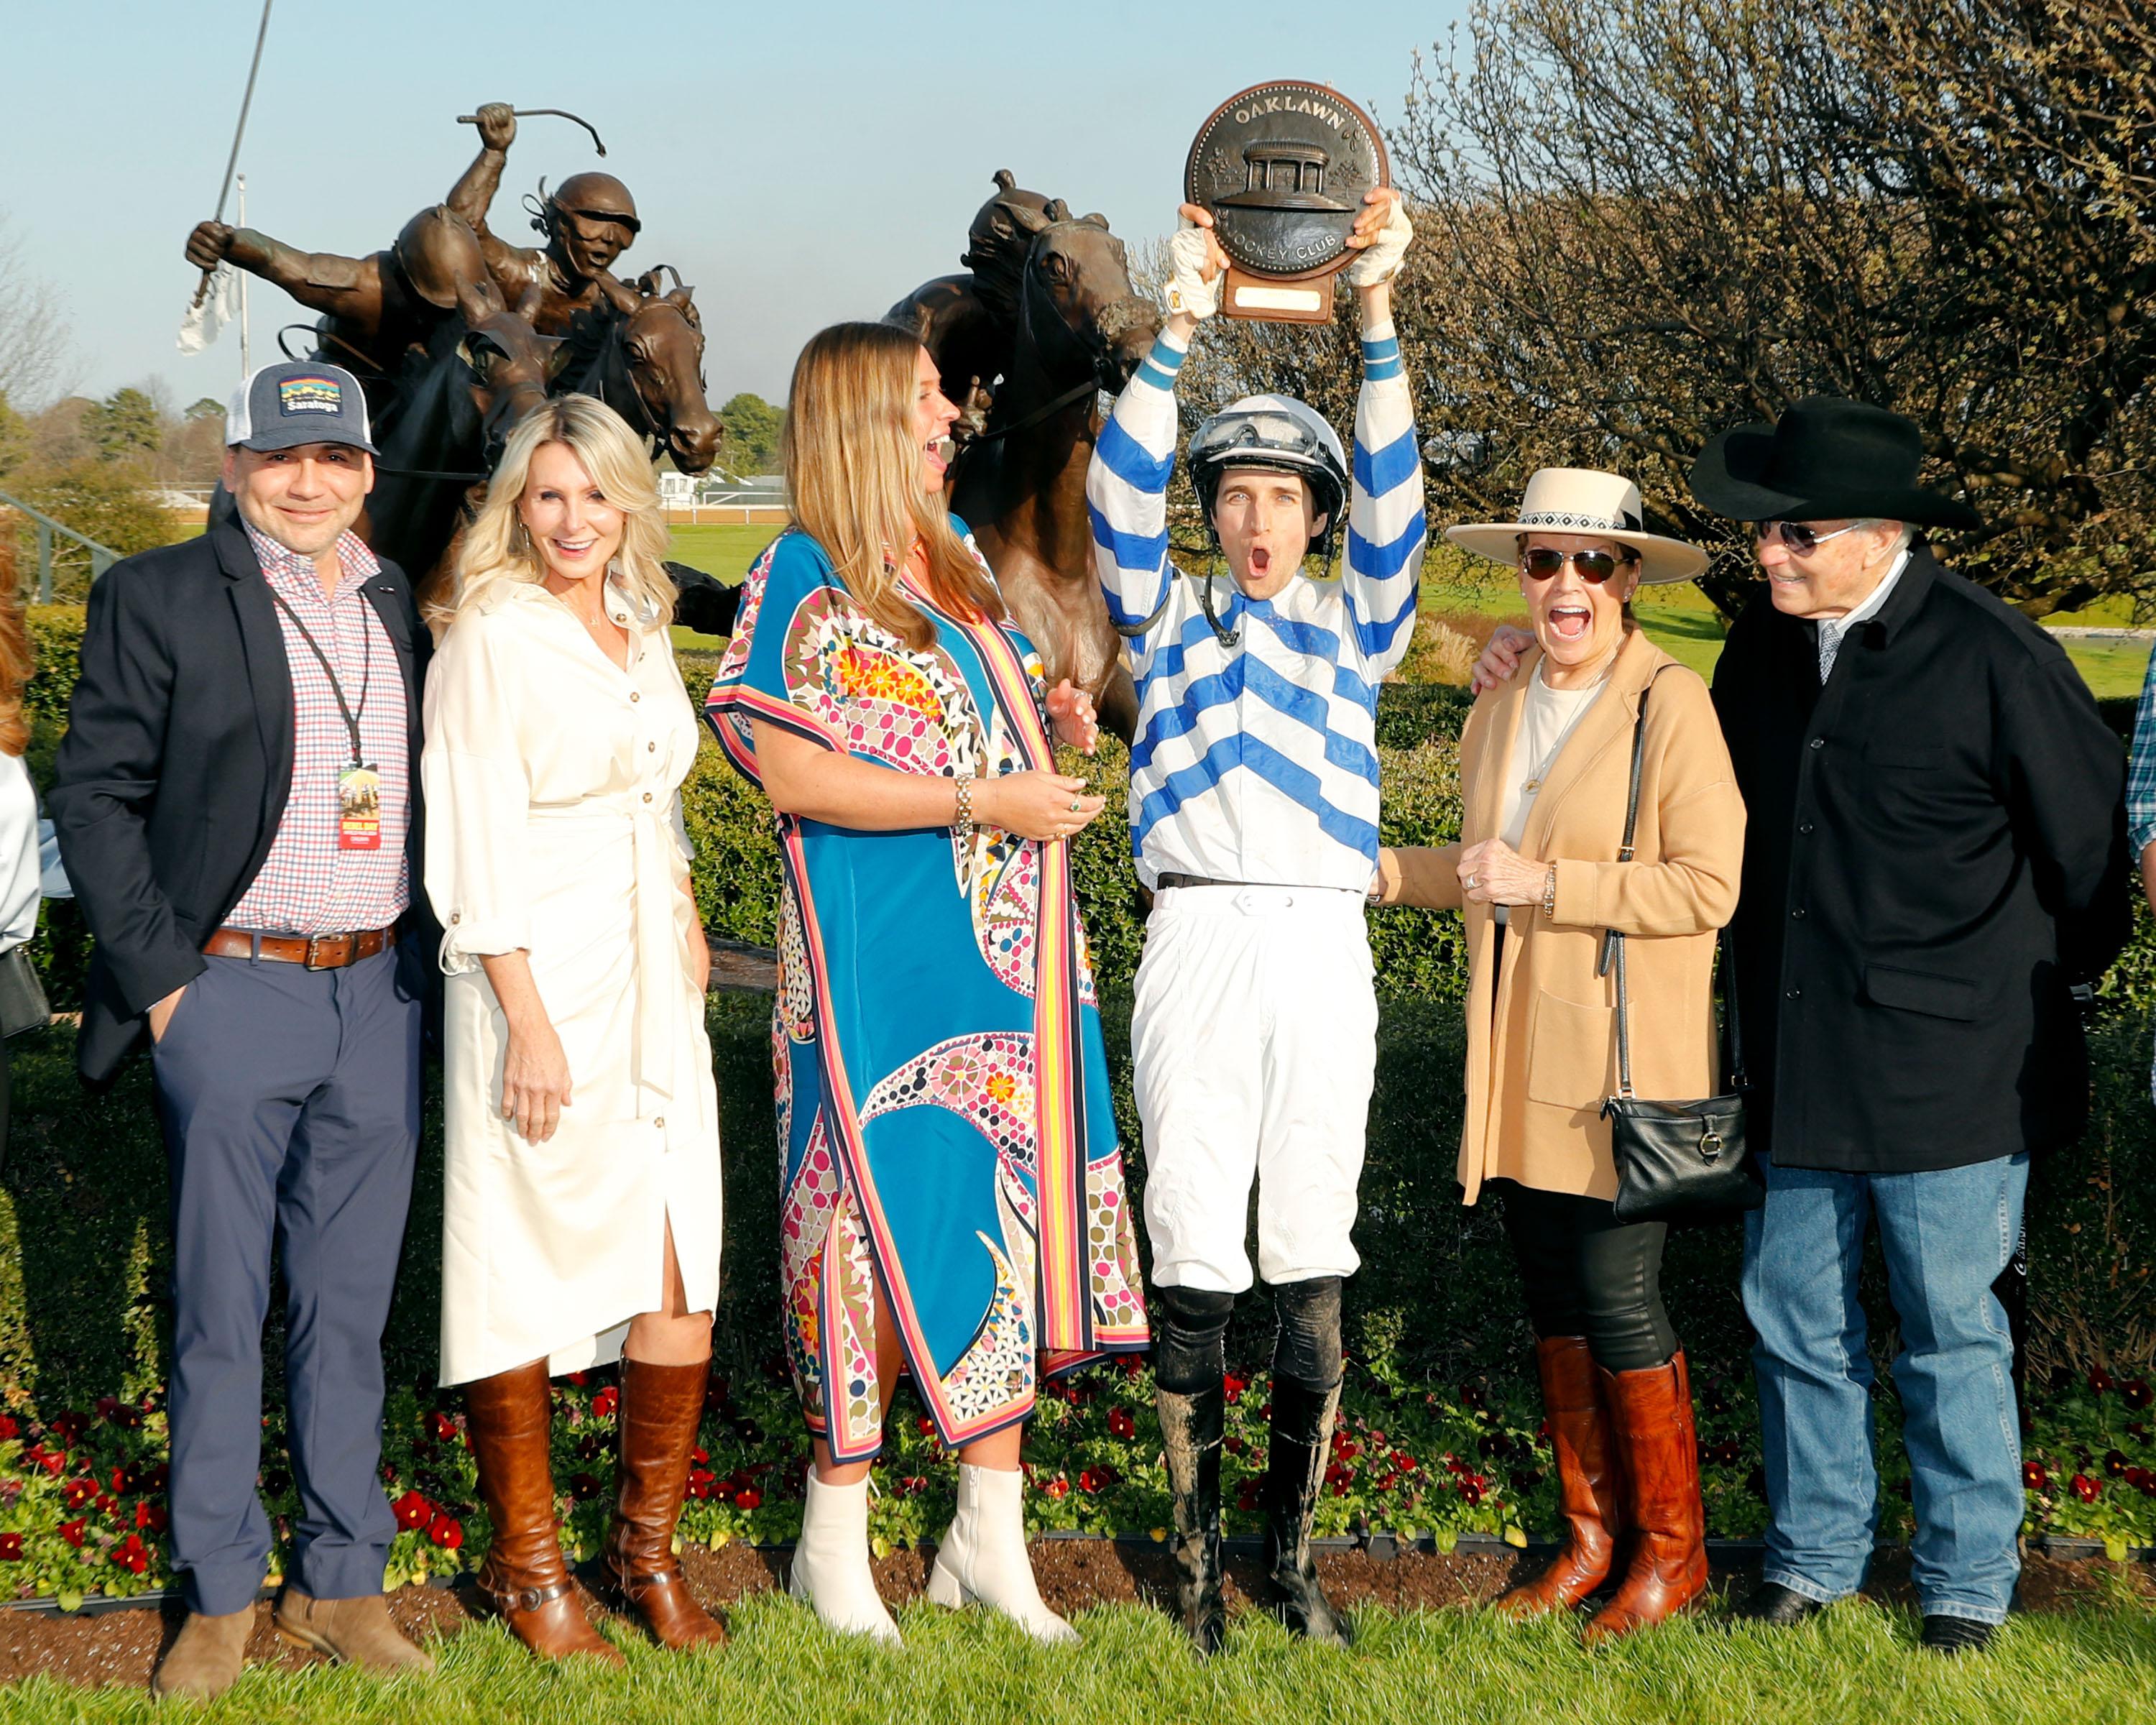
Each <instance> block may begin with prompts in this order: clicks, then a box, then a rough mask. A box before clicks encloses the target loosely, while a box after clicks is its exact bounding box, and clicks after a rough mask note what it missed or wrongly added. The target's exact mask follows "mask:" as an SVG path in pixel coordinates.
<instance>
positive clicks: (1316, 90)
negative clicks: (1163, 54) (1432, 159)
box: [1183, 79, 1392, 323]
mask: <svg viewBox="0 0 2156 1725" xmlns="http://www.w3.org/2000/svg"><path fill="white" fill-rule="evenodd" d="M1391 172H1392V169H1391V165H1390V164H1389V162H1387V161H1386V160H1385V145H1384V141H1383V139H1382V138H1381V137H1379V136H1378V127H1377V123H1376V122H1375V121H1373V120H1372V119H1371V118H1370V116H1368V114H1365V113H1364V112H1363V110H1361V109H1360V108H1358V107H1357V106H1356V105H1355V104H1354V103H1353V102H1351V101H1349V100H1347V97H1345V96H1343V95H1341V94H1340V93H1339V92H1338V91H1337V90H1332V89H1328V88H1327V86H1326V85H1322V84H1306V83H1303V82H1301V80H1296V79H1283V80H1280V81H1279V82H1277V83H1272V84H1255V85H1251V86H1250V89H1248V90H1245V91H1243V92H1242V94H1241V95H1236V96H1232V97H1230V98H1229V100H1227V101H1224V102H1223V103H1222V104H1221V105H1219V107H1218V108H1216V109H1215V110H1214V112H1213V116H1212V118H1211V119H1209V120H1208V121H1206V122H1205V124H1204V126H1200V127H1199V130H1198V136H1197V139H1196V141H1193V143H1192V145H1191V146H1190V159H1189V161H1188V162H1187V163H1186V164H1185V165H1184V167H1183V196H1184V198H1186V199H1187V200H1188V202H1190V203H1196V204H1202V205H1204V207H1205V208H1207V209H1209V210H1210V211H1212V213H1213V231H1214V234H1215V235H1216V236H1217V237H1218V238H1219V241H1220V249H1221V250H1223V251H1224V252H1225V253H1227V254H1228V279H1227V280H1226V281H1225V282H1224V284H1223V285H1222V291H1221V295H1220V309H1221V310H1222V311H1225V312H1226V313H1227V314H1228V315H1229V316H1230V317H1250V318H1260V319H1264V320H1265V321H1270V322H1274V323H1330V322H1331V321H1332V278H1333V276H1334V275H1336V274H1337V272H1338V271H1340V270H1342V269H1345V268H1346V267H1347V264H1348V262H1349V260H1350V259H1352V258H1353V256H1354V254H1353V252H1351V251H1349V250H1348V249H1347V236H1348V234H1350V233H1351V232H1353V229H1354V226H1355V218H1356V217H1357V216H1358V215H1360V214H1361V213H1362V211H1363V193H1366V192H1368V191H1370V190H1372V189H1373V187H1378V186H1383V185H1389V184H1390V183H1391Z"/></svg>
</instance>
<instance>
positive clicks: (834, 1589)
mask: <svg viewBox="0 0 2156 1725" xmlns="http://www.w3.org/2000/svg"><path fill="white" fill-rule="evenodd" d="M787 1590H788V1592H789V1593H791V1594H793V1597H794V1598H795V1599H806V1600H808V1603H809V1604H812V1605H814V1607H815V1608H816V1615H817V1616H819V1617H820V1618H822V1619H823V1620H824V1623H825V1624H826V1625H828V1626H829V1627H830V1628H832V1629H834V1630H837V1631H838V1632H839V1634H840V1635H866V1636H868V1637H869V1638H870V1640H876V1641H888V1642H890V1643H891V1644H892V1645H894V1646H896V1645H897V1644H898V1640H899V1635H898V1625H896V1623H893V1622H892V1621H891V1613H890V1612H889V1611H887V1610H886V1609H884V1603H883V1601H882V1599H880V1598H878V1597H877V1594H876V1590H875V1576H874V1575H872V1574H870V1571H869V1482H868V1480H867V1478H866V1477H865V1476H864V1477H862V1478H861V1479H860V1480H857V1481H855V1483H854V1484H852V1485H850V1486H830V1485H826V1484H825V1483H824V1481H821V1480H819V1479H818V1478H817V1477H816V1471H815V1469H814V1468H813V1467H812V1468H810V1469H809V1470H808V1502H806V1504H804V1505H803V1508H802V1512H801V1538H800V1541H799V1543H798V1544H796V1545H795V1546H794V1548H793V1574H792V1576H791V1578H790V1579H789V1580H788V1587H787Z"/></svg>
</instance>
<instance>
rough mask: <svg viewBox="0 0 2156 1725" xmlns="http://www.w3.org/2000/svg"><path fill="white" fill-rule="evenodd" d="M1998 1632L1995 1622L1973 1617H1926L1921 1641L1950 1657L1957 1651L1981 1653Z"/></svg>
mask: <svg viewBox="0 0 2156 1725" xmlns="http://www.w3.org/2000/svg"><path fill="white" fill-rule="evenodd" d="M1998 1633H1999V1625H1997V1624H1995V1623H1979V1622H1978V1621H1977V1620H1976V1619H1974V1617H1927V1618H1925V1620H1924V1633H1923V1635H1922V1641H1923V1644H1924V1645H1925V1646H1927V1647H1928V1648H1930V1649H1931V1650H1932V1651H1933V1652H1934V1653H1941V1654H1945V1655H1947V1656H1948V1657H1952V1656H1953V1655H1955V1654H1957V1653H1981V1652H1983V1651H1984V1649H1985V1648H1987V1647H1989V1645H1991V1638H1992V1637H1993V1636H1994V1635H1997V1634H1998Z"/></svg>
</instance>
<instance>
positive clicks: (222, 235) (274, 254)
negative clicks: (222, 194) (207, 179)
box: [187, 222, 382, 330]
mask: <svg viewBox="0 0 2156 1725" xmlns="http://www.w3.org/2000/svg"><path fill="white" fill-rule="evenodd" d="M187 261H188V262H189V263H190V264H193V265H194V266H195V268H196V269H198V270H214V269H215V268H216V267H217V266H218V264H224V263H228V264H232V265H233V266H234V268H236V269H240V270H245V271H246V272H247V273H248V274H249V275H259V276H260V277H261V278H262V279H263V280H264V281H266V282H269V283H270V284H271V285H274V286H276V287H280V288H282V289H284V290H285V292H286V293H288V294H290V295H291V296H292V297H293V298H294V299H295V300H298V301H299V302H300V304H301V305H305V306H306V307H307V308H308V309H309V310H311V311H326V312H328V313H330V314H331V316H336V317H341V318H344V319H346V320H347V321H350V322H352V323H355V324H358V325H360V326H362V327H364V328H366V329H368V330H372V329H373V328H375V327H376V326H377V325H379V323H380V322H381V320H382V270H381V268H380V266H379V265H377V264H376V263H375V261H374V259H372V258H347V257H345V256H343V255H342V254H340V253H337V252H303V251H300V250H297V249H295V248H294V247H291V246H289V245H286V244H285V243H284V241H282V240H281V239H271V238H270V237H269V235H268V234H264V233H262V232H260V231H259V230H258V229H256V228H234V227H233V226H231V225H230V224H229V223H224V222H202V223H197V224H196V227H195V229H194V231H193V233H192V234H189V235H188V236H187Z"/></svg>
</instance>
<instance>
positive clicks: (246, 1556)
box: [49, 362, 432, 1699]
mask: <svg viewBox="0 0 2156 1725" xmlns="http://www.w3.org/2000/svg"><path fill="white" fill-rule="evenodd" d="M226 442H227V445H228V448H227V451H226V455H225V466H224V484H225V487H226V489H227V490H229V491H231V492H232V494H233V495H234V499H235V501H237V504H238V512H237V515H236V516H235V517H234V519H232V520H230V521H226V522H224V523H222V524H221V525H219V526H217V527H215V528H213V530H212V531H210V532H209V533H208V534H207V535H205V536H203V537H202V538H200V539H198V540H194V541H192V542H188V543H187V544H183V545H177V546H172V547H167V548H166V549H164V550H162V551H154V552H146V553H145V554H143V555H141V556H140V557H129V558H127V559H126V560H125V561H123V562H119V563H116V564H115V565H114V566H113V567H112V568H110V570H108V571H107V572H105V575H104V576H103V577H102V578H100V580H99V581H98V583H96V585H95V587H94V588H92V589H91V593H90V608H89V618H88V625H87V629H86V630H85V635H84V638H83V647H82V671H81V676H80V680H79V681H78V682H77V684H76V685H75V691H74V705H73V708H72V711H71V712H70V715H69V729H68V734H67V736H66V737H65V738H64V740H63V742H62V743H61V746H60V751H59V762H58V764H57V767H56V769H55V775H54V785H53V788H52V793H51V795H50V798H49V804H50V807H51V809H52V814H53V820H54V825H55V827H56V828H57V829H58V831H59V842H60V850H61V854H62V855H63V856H64V859H65V860H66V863H67V866H68V873H69V878H70V879H71V880H72V881H73V882H74V889H75V896H76V898H77V901H78V902H79V903H80V905H81V906H82V910H83V913H84V916H85V918H86V919H87V920H88V922H89V924H90V932H91V933H92V934H93V935H95V937H96V942H97V944H96V948H95V952H94V954H93V956H92V959H91V968H90V983H89V991H88V995H87V998H86V999H85V1010H84V1014H83V1027H82V1032H81V1036H80V1042H79V1044H78V1048H79V1055H78V1060H79V1062H80V1066H81V1069H82V1071H83V1074H84V1076H85V1078H86V1079H88V1080H90V1081H92V1082H94V1083H101V1082H105V1081H109V1080H110V1078H111V1077H112V1076H113V1075H114V1074H115V1072H116V1071H117V1070H119V1068H120V1066H121V1065H122V1063H123V1062H124V1061H125V1060H126V1056H127V1055H128V1054H129V1052H130V1051H131V1050H132V1049H134V1048H135V1047H136V1046H137V1045H139V1044H140V1043H141V1040H142V1039H143V1037H144V1035H145V1034H147V1036H148V1038H149V1039H150V1040H151V1044H152V1045H153V1046H152V1051H151V1057H152V1060H153V1063H154V1065H155V1071H156V1084H157V1104H158V1110H159V1113H160V1116H161V1118H162V1122H163V1125H164V1129H165V1140H166V1148H167V1155H168V1157H169V1159H170V1165H171V1182H172V1235H173V1264H172V1299H173V1338H172V1377H171V1384H170V1389H169V1396H168V1401H167V1407H168V1410H169V1415H170V1420H171V1428H172V1480H171V1503H172V1562H173V1567H174V1568H175V1569H176V1570H177V1571H178V1572H179V1573H180V1575H181V1579H182V1586H183V1589H184V1591H185V1594H186V1599H187V1607H188V1616H187V1621H186V1623H185V1625H183V1626H182V1630H181V1632H180V1635H179V1637H178V1639H177V1640H176V1641H175V1642H174V1643H173V1645H172V1649H171V1651H169V1652H168V1653H167V1656H166V1658H165V1660H164V1661H163V1663H162V1665H161V1666H160V1667H159V1669H158V1671H157V1676H155V1677H154V1678H153V1679H152V1680H151V1686H152V1688H153V1689H154V1690H156V1691H157V1692H158V1693H160V1694H184V1695H188V1696H191V1697H195V1698H198V1699H207V1698H208V1697H212V1696H214V1695H217V1694H218V1693H221V1692H223V1690H224V1689H225V1688H227V1687H228V1686H230V1684H231V1683H232V1682H233V1681H234V1680H235V1679H237V1678H238V1676H239V1672H240V1669H241V1666H242V1664H243V1651H244V1646H245V1644H246V1640H247V1635H248V1632H249V1629H250V1628H251V1627H252V1625H253V1623H254V1597H255V1594H256V1592H257V1590H258V1589H259V1588H260V1586H261V1584H262V1581H263V1578H264V1574H265V1573H266V1569H267V1566H268V1561H269V1550H270V1542H269V1521H268V1518H267V1517H266V1516H265V1514H264V1511H263V1508H262V1505H261V1502H260V1500H259V1497H257V1495H256V1491H255V1476H256V1473H257V1471H258V1470H259V1466H260V1451H261V1400H262V1325H263V1320H264V1316H265V1314H266V1312H267V1311H268V1307H269V1291H270V1286H271V1283H270V1260H271V1256H272V1253H273V1250H275V1251H277V1252H279V1253H280V1255H281V1257H282V1261H283V1268H284V1272H285V1286H286V1298H285V1375H286V1381H287V1385H288V1391H289V1397H288V1399H289V1402H290V1425H289V1430H290V1449H291V1459H292V1469H293V1476H294V1479H295V1482H296V1483H297V1485H298V1487H299V1495H300V1512H299V1515H298V1516H297V1517H296V1518H295V1522H294V1525H293V1542H292V1543H293V1551H292V1556H291V1562H290V1565H289V1567H288V1570H287V1574H288V1577H289V1582H290V1584H289V1585H288V1586H287V1587H286V1589H285V1594H284V1595H283V1597H282V1598H281V1599H280V1600H279V1602H278V1606H277V1623H278V1627H279V1629H280V1630H282V1631H283V1632H284V1633H285V1635H286V1637H287V1638H288V1639H290V1640H297V1641H300V1642H301V1643H302V1644H304V1645H309V1646H311V1647H313V1648H315V1649H316V1651H321V1652H323V1653H326V1654H328V1655H330V1656H332V1657H335V1658H338V1659H341V1660H346V1661H351V1662H352V1663H355V1664H361V1665H366V1666H372V1667H373V1668H375V1669H377V1670H399V1669H404V1670H408V1669H413V1668H414V1667H418V1668H431V1663H432V1662H431V1661H430V1660H429V1658H428V1656H427V1655H426V1654H424V1653H423V1652H422V1651H420V1650H419V1649H418V1648H417V1647H414V1646H413V1645H411V1643H409V1642H408V1641H407V1640H404V1639H403V1636H402V1635H399V1634H398V1631H397V1630H396V1627H395V1625H393V1623H392V1622H391V1621H390V1619H389V1615H388V1609H387V1606H386V1604H385V1603H384V1600H383V1598H382V1566H383V1563H384V1562H385V1560H386V1558H387V1557H388V1548H389V1542H390V1540H391V1538H393V1537H394V1534H395V1532H396V1524H395V1520H394V1517H393V1516H392V1515H391V1513H390V1510H389V1507H388V1502H387V1501H386V1500H385V1499H384V1497H383V1495H382V1486H381V1481H380V1477H379V1475H378V1472H377V1469H378V1467H379V1466H380V1461H381V1440H382V1327H383V1325H384V1323H385V1322H386V1321H387V1319H388V1309H389V1297H390V1291H391V1287H392V1285H393V1281H394V1279H395V1276H396V1270H397V1260H398V1251H399V1250H400V1248H401V1246H402V1244H403V1233H404V1219H405V1212H406V1210H407V1209H408V1204H409V1202H410V1199H411V1190H412V1170H413V1161H414V1158H415V1156H416V1153H417V1149H418V1136H419V1021H420V1004H419V1003H420V998H421V993H422V989H421V987H420V986H419V984H420V982H421V980H422V978H423V976H424V974H425V967H426V963H427V960H428V958H429V956H430V954H429V942H427V941H426V940H425V939H424V938H423V937H421V938H400V936H401V935H404V934H406V933H408V932H410V931H409V930H408V928H407V927H406V925H407V924H408V922H410V919H411V918H412V916H413V909H414V906H413V900H414V897H415V895H414V893H413V882H414V880H416V878H417V877H418V860H419V855H420V852H419V832H420V824H419V820H418V786H417V783H416V773H415V770H414V769H415V768H417V766H418V758H419V747H420V699H419V691H420V680H421V676H422V674H423V669H424V662H425V652H426V644H427V637H426V634H425V631H424V630H423V629H421V628H420V626H419V622H418V615H417V614H416V612H415V610H414V608H413V601H412V594H411V589H410V588H409V586H408V583H406V581H405V578H404V576H403V572H401V571H399V570H398V568H396V567H395V566H393V565H392V564H388V563H383V562H379V561H378V560H377V558H376V557H374V555H373V554H372V552H370V551H369V550H368V549H367V547H366V545H365V544H364V543H362V542H361V540H360V539H359V537H358V536H357V534H355V533H354V532H353V531H352V526H353V524H354V522H355V521H357V519H358V516H359V515H360V512H361V511H362V509H363V508H364V506H365V504H366V500H367V491H368V490H369V489H370V488H371V487H372V484H373V460H372V457H373V454H374V449H373V445H372V442H371V441H370V439H369V431H368V426H367V408H366V403H365V399H364V398H363V397H362V394H361V392H360V388H359V383H358V380H357V378H355V377H352V374H351V373H350V372H345V371H342V370H341V369H339V368H338V367H334V366H325V365H320V364H316V363H314V362H283V363H280V364H276V365H272V366H268V367H264V368H263V369H262V370H260V371H259V372H256V373H255V374H254V376H253V377H251V378H249V380H248V381H247V382H245V383H244V384H243V385H241V387H240V388H239V391H238V393H235V395H234V398H233V402H232V406H231V408H230V410H229V412H228V414H227V420H226Z"/></svg>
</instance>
